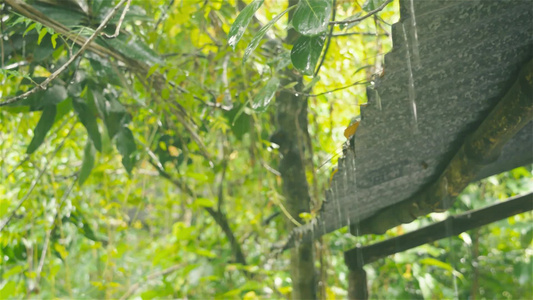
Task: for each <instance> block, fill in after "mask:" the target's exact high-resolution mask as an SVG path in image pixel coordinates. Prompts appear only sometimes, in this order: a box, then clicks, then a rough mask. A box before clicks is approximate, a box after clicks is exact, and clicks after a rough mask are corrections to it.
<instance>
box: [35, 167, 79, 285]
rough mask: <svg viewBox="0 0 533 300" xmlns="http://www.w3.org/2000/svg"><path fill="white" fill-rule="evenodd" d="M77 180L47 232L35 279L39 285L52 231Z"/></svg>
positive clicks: (63, 200)
mask: <svg viewBox="0 0 533 300" xmlns="http://www.w3.org/2000/svg"><path fill="white" fill-rule="evenodd" d="M77 178H78V177H77V176H76V177H75V178H74V180H73V181H72V184H71V185H70V187H69V189H68V190H67V191H66V192H65V194H64V195H63V197H62V198H61V201H60V202H59V205H58V206H57V211H56V213H55V214H54V219H53V221H52V226H51V227H50V229H48V231H47V232H46V239H45V240H44V245H43V251H42V252H41V258H40V260H39V265H38V266H37V272H36V273H37V277H36V279H35V282H36V283H37V285H38V284H39V281H40V280H41V272H42V270H43V266H44V260H45V257H46V252H48V246H49V244H50V236H51V235H52V231H53V230H54V228H55V223H56V220H57V217H58V216H59V211H60V209H61V206H63V203H64V202H65V200H67V198H68V196H69V195H70V192H72V189H73V188H74V185H76V179H77Z"/></svg>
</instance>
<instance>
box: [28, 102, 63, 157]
mask: <svg viewBox="0 0 533 300" xmlns="http://www.w3.org/2000/svg"><path fill="white" fill-rule="evenodd" d="M56 112H57V108H56V106H55V105H48V106H46V107H45V108H44V109H43V113H42V115H41V118H40V119H39V122H38V123H37V126H36V127H35V130H34V131H33V133H34V134H33V138H32V139H31V142H30V145H29V146H28V149H26V153H28V154H31V153H33V152H35V150H37V148H39V146H40V145H41V144H42V143H43V141H44V138H45V137H46V134H47V133H48V131H50V128H52V125H54V121H55V118H56Z"/></svg>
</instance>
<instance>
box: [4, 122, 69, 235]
mask: <svg viewBox="0 0 533 300" xmlns="http://www.w3.org/2000/svg"><path fill="white" fill-rule="evenodd" d="M76 124H77V123H74V124H72V126H71V127H70V129H69V131H68V133H67V135H66V136H65V137H64V138H63V140H62V141H61V144H59V146H57V148H56V149H55V151H54V152H53V153H52V155H51V157H50V158H49V159H48V161H47V162H46V164H45V165H44V167H43V168H42V169H41V170H40V171H39V174H38V175H37V178H35V180H34V181H33V182H32V184H31V186H30V189H29V190H28V192H27V193H26V195H24V197H22V199H20V201H19V203H18V204H17V206H16V207H15V209H13V211H11V213H10V214H9V217H7V219H6V220H5V221H4V222H3V223H2V224H1V225H0V232H2V230H4V228H5V227H6V226H7V224H9V222H11V220H12V219H13V217H14V216H15V213H16V212H17V210H18V209H19V208H20V207H21V206H22V204H24V202H25V201H26V200H28V198H29V197H30V195H31V193H32V192H33V190H34V189H35V187H36V186H37V183H38V182H39V180H41V177H42V176H43V175H44V173H45V172H46V170H47V169H48V165H50V162H51V161H52V159H53V158H54V157H55V156H56V154H57V153H58V152H59V150H60V149H61V148H63V145H65V142H66V140H67V138H68V136H69V135H70V133H71V132H72V131H73V130H74V127H75V126H76Z"/></svg>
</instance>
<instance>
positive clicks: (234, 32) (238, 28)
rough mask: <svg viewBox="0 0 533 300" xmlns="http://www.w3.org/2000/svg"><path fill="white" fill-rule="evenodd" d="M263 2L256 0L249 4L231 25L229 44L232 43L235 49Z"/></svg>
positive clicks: (262, 0)
mask: <svg viewBox="0 0 533 300" xmlns="http://www.w3.org/2000/svg"><path fill="white" fill-rule="evenodd" d="M263 2H264V0H254V2H252V3H250V4H248V5H247V6H246V7H245V8H244V9H243V10H242V11H241V13H240V14H239V15H238V16H237V18H236V19H235V22H233V24H232V25H231V28H230V30H229V33H228V45H230V46H231V48H233V50H235V46H236V45H237V43H238V42H239V41H240V40H241V38H242V35H243V34H244V32H245V31H246V27H248V24H250V20H252V17H253V16H254V14H255V12H256V11H257V10H258V9H259V7H261V5H263Z"/></svg>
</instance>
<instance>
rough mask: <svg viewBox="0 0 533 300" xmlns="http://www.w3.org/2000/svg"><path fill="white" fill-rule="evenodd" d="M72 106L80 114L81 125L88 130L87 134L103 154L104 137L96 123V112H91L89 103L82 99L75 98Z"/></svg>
mask: <svg viewBox="0 0 533 300" xmlns="http://www.w3.org/2000/svg"><path fill="white" fill-rule="evenodd" d="M72 106H73V107H74V110H75V111H76V112H77V113H78V117H79V118H80V121H81V123H82V124H83V126H85V128H86V129H87V134H89V137H90V138H91V140H92V141H93V144H94V147H96V149H97V150H98V151H99V152H102V137H101V136H100V131H99V130H98V124H97V123H96V115H95V112H93V111H91V109H90V108H89V105H87V103H85V102H84V101H83V99H81V98H75V99H74V101H72Z"/></svg>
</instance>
